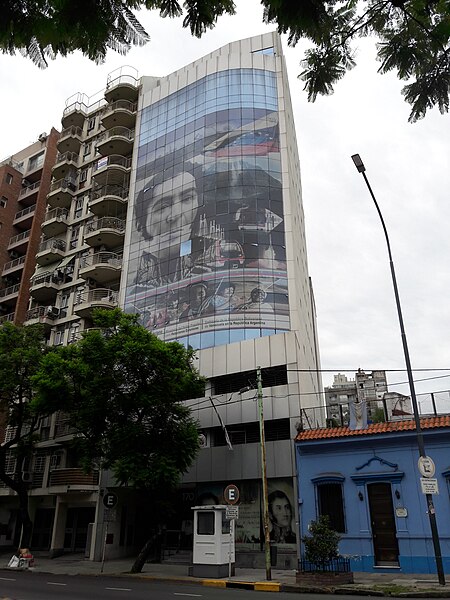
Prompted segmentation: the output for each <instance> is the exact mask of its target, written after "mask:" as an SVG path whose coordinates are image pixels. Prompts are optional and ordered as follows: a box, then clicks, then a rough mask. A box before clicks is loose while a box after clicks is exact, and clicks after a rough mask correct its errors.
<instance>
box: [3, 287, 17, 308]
mask: <svg viewBox="0 0 450 600" xmlns="http://www.w3.org/2000/svg"><path fill="white" fill-rule="evenodd" d="M19 290H20V283H16V284H15V285H10V286H9V287H7V288H3V289H2V290H0V303H2V304H7V303H8V302H11V301H14V302H15V300H16V299H17V296H18V295H19Z"/></svg>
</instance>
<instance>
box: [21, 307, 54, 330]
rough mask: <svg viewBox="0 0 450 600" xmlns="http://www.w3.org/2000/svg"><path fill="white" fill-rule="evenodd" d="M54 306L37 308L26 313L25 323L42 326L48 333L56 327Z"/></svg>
mask: <svg viewBox="0 0 450 600" xmlns="http://www.w3.org/2000/svg"><path fill="white" fill-rule="evenodd" d="M52 309H53V307H52V306H35V307H34V308H30V310H28V311H27V312H26V315H25V322H26V324H27V325H36V324H38V323H39V324H40V325H43V326H44V331H45V332H46V333H48V332H49V331H50V329H51V328H52V327H53V326H54V325H55V318H56V316H55V313H53V312H52Z"/></svg>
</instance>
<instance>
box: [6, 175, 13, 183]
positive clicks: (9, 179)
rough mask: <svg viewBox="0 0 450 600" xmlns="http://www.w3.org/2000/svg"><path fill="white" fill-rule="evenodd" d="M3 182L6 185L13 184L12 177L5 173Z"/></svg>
mask: <svg viewBox="0 0 450 600" xmlns="http://www.w3.org/2000/svg"><path fill="white" fill-rule="evenodd" d="M5 181H6V183H8V184H11V183H12V182H13V176H12V175H11V173H6V177H5Z"/></svg>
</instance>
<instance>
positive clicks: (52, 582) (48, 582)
mask: <svg viewBox="0 0 450 600" xmlns="http://www.w3.org/2000/svg"><path fill="white" fill-rule="evenodd" d="M47 585H67V583H57V582H56V581H47Z"/></svg>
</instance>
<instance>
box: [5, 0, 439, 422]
mask: <svg viewBox="0 0 450 600" xmlns="http://www.w3.org/2000/svg"><path fill="white" fill-rule="evenodd" d="M237 8H238V12H237V15H236V16H234V17H224V18H222V19H221V20H220V21H219V23H218V25H217V26H216V28H215V29H214V30H212V31H210V32H208V33H207V34H205V35H204V37H203V38H202V39H201V40H198V39H196V38H192V37H191V36H190V34H189V32H188V31H187V30H183V29H182V28H181V22H180V20H176V21H170V20H168V19H165V20H162V19H160V18H159V17H158V15H157V13H154V12H153V13H149V12H145V11H141V12H140V13H139V14H138V18H139V19H140V21H141V22H142V24H143V25H144V27H145V28H146V29H147V31H148V33H149V34H150V36H151V41H150V42H149V43H148V44H147V45H146V46H143V47H141V48H136V49H133V50H132V51H130V53H129V54H128V55H127V56H125V57H123V56H120V55H118V54H116V53H114V52H112V51H111V52H110V53H109V54H108V56H107V60H106V62H105V63H104V64H103V65H100V66H97V65H95V64H94V63H92V62H91V61H89V60H88V59H87V58H84V57H82V56H81V54H80V53H78V54H75V55H72V56H71V57H69V58H59V59H57V60H55V61H52V62H50V64H49V67H48V69H46V70H45V71H40V70H39V69H38V68H37V67H35V66H34V65H33V64H32V63H31V61H30V60H29V59H25V58H23V57H21V56H20V55H18V56H16V57H10V56H5V55H0V75H1V81H2V90H1V94H0V109H1V113H0V114H1V122H2V127H1V136H0V158H3V157H6V156H8V155H10V154H13V153H14V152H16V151H18V150H20V149H22V148H23V147H25V146H27V145H28V144H31V143H33V142H34V141H36V139H37V136H38V134H39V133H41V132H43V131H49V130H50V128H51V127H52V126H54V127H55V128H57V129H60V128H61V123H60V118H61V115H62V111H63V109H64V107H65V101H66V100H67V99H68V98H69V97H70V96H72V95H73V94H75V93H76V92H84V93H86V94H87V95H88V96H92V95H94V94H95V93H96V92H99V91H100V90H102V89H103V88H104V87H105V84H106V79H107V75H108V73H110V72H111V71H113V70H114V69H116V68H118V67H120V66H123V65H133V66H134V67H135V68H136V69H137V70H138V72H139V75H154V76H163V75H166V74H168V73H171V72H172V71H175V70H176V69H178V68H180V67H182V66H183V65H185V64H187V63H190V62H192V61H193V60H196V59H197V58H200V57H201V56H203V55H204V54H207V53H208V52H211V51H213V50H214V49H216V48H218V47H220V46H222V45H224V44H226V43H228V42H231V41H234V40H237V39H240V38H245V37H249V36H251V35H256V34H258V33H262V32H264V31H267V30H270V29H274V27H267V26H264V25H263V24H262V8H261V6H260V4H259V2H258V1H257V0H239V1H238V2H237ZM284 42H286V40H285V39H284ZM284 49H285V55H286V60H287V64H288V72H289V79H290V87H291V95H292V101H293V107H294V114H295V121H296V128H297V140H298V145H299V153H300V164H301V172H302V183H303V203H304V208H305V214H306V235H307V241H308V257H309V270H310V275H311V277H312V280H313V285H314V290H315V300H316V308H317V318H318V331H319V339H320V353H321V361H322V368H323V369H330V370H332V371H333V372H336V373H337V372H338V371H341V372H343V371H344V370H350V371H353V372H354V371H355V370H356V369H357V368H359V367H360V368H362V369H365V370H372V369H386V370H388V369H403V368H404V358H403V352H402V345H401V338H400V333H399V326H398V321H397V314H396V309H395V302H394V297H393V292H392V283H391V278H390V270H389V263H388V257H387V251H386V245H385V240H384V236H383V231H382V228H381V225H380V222H379V219H378V216H377V214H376V211H375V207H374V205H373V203H372V201H371V199H370V196H369V193H368V191H367V188H366V187H365V184H364V180H363V178H362V176H361V175H360V174H358V173H357V171H356V169H355V167H354V165H353V162H352V161H351V159H350V156H351V155H352V154H354V153H359V154H360V155H361V157H362V158H363V160H364V163H365V165H366V168H367V176H368V178H369V180H370V182H371V185H372V187H373V189H374V192H375V194H376V196H377V199H378V202H379V204H380V207H381V210H382V212H383V215H384V219H385V222H386V225H387V228H388V231H389V235H390V238H391V246H392V252H393V255H394V261H395V267H396V271H397V279H398V285H399V289H400V296H401V300H402V307H403V314H404V320H405V327H406V332H407V336H408V342H409V347H410V355H411V362H412V365H413V368H417V369H424V368H433V369H445V368H450V342H449V334H450V311H449V309H448V299H447V294H449V293H450V270H449V266H448V263H449V256H450V237H449V235H448V230H449V223H450V203H449V194H450V169H449V160H450V135H449V122H450V121H449V119H450V117H449V116H448V115H444V116H442V115H440V113H439V112H438V110H432V111H430V112H429V114H428V116H427V117H426V118H425V119H424V120H423V121H421V122H419V123H417V124H415V125H410V124H408V115H409V106H408V105H407V104H406V103H405V102H404V101H403V98H402V96H401V94H400V90H401V87H402V84H401V83H400V82H399V81H398V80H397V79H396V77H395V75H394V74H391V75H383V76H382V75H378V74H377V68H378V63H377V62H376V60H375V46H374V42H373V41H372V40H367V39H366V40H362V41H360V42H358V48H357V51H358V54H357V62H358V66H357V67H356V68H355V69H353V71H351V72H350V73H349V74H347V75H346V76H345V78H344V79H343V80H342V81H341V82H340V83H339V84H338V85H337V86H336V91H335V93H334V95H333V96H330V97H326V98H319V99H318V100H317V101H316V103H314V104H310V103H308V102H307V99H306V94H305V92H303V90H302V88H303V85H302V82H301V81H300V80H298V79H297V75H298V73H299V72H300V67H299V61H300V60H301V58H302V50H303V49H304V46H301V47H300V46H298V47H297V48H293V49H291V48H288V47H287V44H286V43H285V44H284ZM448 374H449V375H450V370H449V371H448ZM348 375H349V376H350V375H352V373H351V372H350V373H348ZM443 375H446V373H443V372H435V373H415V378H416V379H422V378H426V377H438V376H439V377H440V378H438V379H432V380H429V381H422V382H418V383H417V387H416V391H417V393H424V392H431V391H439V390H448V389H450V377H442V376H443ZM388 380H389V383H390V384H391V388H390V389H391V390H392V391H401V392H403V393H408V390H407V387H405V386H396V385H394V384H395V383H396V382H400V381H405V380H406V375H405V374H404V373H403V374H402V373H392V374H389V377H388ZM323 381H324V384H329V383H331V381H332V373H324V374H323ZM447 397H448V396H447ZM419 401H421V402H422V404H423V406H422V408H423V409H424V410H425V409H426V402H425V401H424V400H423V398H422V397H420V396H419ZM441 406H442V408H444V404H443V403H442V404H441ZM446 407H447V410H449V412H450V402H449V401H448V400H447V401H446Z"/></svg>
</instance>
